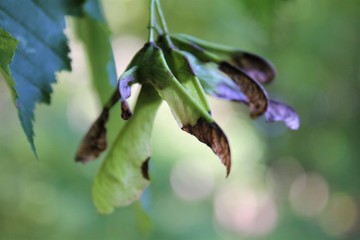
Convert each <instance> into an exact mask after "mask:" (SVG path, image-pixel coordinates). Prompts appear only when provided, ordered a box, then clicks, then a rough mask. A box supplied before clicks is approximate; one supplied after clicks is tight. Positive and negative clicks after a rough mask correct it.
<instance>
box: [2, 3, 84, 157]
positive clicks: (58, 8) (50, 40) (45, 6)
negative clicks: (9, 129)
mask: <svg viewBox="0 0 360 240" xmlns="http://www.w3.org/2000/svg"><path fill="white" fill-rule="evenodd" d="M82 2H83V1H71V0H64V1H46V0H32V1H0V26H1V27H2V28H3V29H5V30H6V31H7V32H9V33H10V34H11V35H12V36H13V37H14V38H15V39H17V40H18V41H19V44H18V47H17V50H16V52H15V55H14V57H13V61H12V63H11V64H10V66H9V68H10V72H11V77H12V78H13V80H14V82H15V86H14V88H15V91H16V99H15V102H16V106H17V108H18V113H19V117H20V121H21V125H22V127H23V129H24V132H25V134H26V137H27V139H28V141H29V142H30V145H31V148H32V150H33V151H34V153H36V151H35V146H34V139H33V137H34V131H33V121H34V109H35V106H36V104H37V103H39V102H42V103H47V104H49V103H50V94H51V93H52V87H51V84H52V83H54V82H56V80H55V73H56V72H59V71H61V70H70V68H71V67H70V59H69V57H68V53H69V48H68V46H67V39H66V37H65V35H64V32H63V30H64V27H65V20H64V16H65V15H66V14H70V13H71V14H79V12H80V7H81V4H82ZM5 41H6V40H5ZM10 41H13V40H10ZM6 42H8V41H6ZM6 44H8V43H6ZM6 44H5V45H6ZM3 54H4V52H3V49H1V52H0V55H1V56H2V55H3ZM7 72H8V73H9V71H7ZM6 79H7V80H6V81H7V82H8V83H9V82H10V83H11V82H12V81H11V80H9V79H10V77H6ZM10 86H13V85H11V84H10ZM13 91H14V90H13ZM13 95H15V94H14V93H13Z"/></svg>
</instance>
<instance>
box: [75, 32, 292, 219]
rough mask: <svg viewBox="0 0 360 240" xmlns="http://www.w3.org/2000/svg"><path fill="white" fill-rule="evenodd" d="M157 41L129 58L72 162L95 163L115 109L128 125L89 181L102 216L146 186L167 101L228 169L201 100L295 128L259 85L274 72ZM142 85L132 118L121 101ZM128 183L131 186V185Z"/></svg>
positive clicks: (251, 59)
mask: <svg viewBox="0 0 360 240" xmlns="http://www.w3.org/2000/svg"><path fill="white" fill-rule="evenodd" d="M172 39H173V40H174V41H173V42H171V43H169V41H170V40H169V37H168V36H159V38H158V40H157V41H156V42H151V41H150V42H148V43H146V44H145V45H144V47H143V48H142V49H140V50H139V51H138V53H137V54H136V55H135V56H134V58H133V59H132V61H131V63H130V64H129V66H128V67H127V70H126V71H125V72H124V73H123V74H122V75H121V76H120V77H119V80H118V90H117V91H116V93H114V95H113V96H112V98H111V99H110V100H109V103H108V104H106V105H105V107H104V109H103V111H102V113H101V114H100V116H99V118H98V119H97V120H96V121H95V123H94V124H93V125H92V127H91V128H90V130H89V132H88V133H87V134H86V135H85V137H84V139H83V142H82V143H81V145H80V148H79V151H78V153H77V158H76V159H77V160H78V161H81V162H87V161H89V160H91V159H95V158H96V157H98V156H99V154H100V153H101V152H102V151H104V150H105V148H106V127H105V124H106V121H107V120H108V114H109V109H110V108H111V107H112V106H113V105H114V104H115V103H116V102H117V101H120V102H121V109H122V118H123V119H125V120H127V122H126V124H125V126H124V127H123V129H122V130H121V132H120V133H119V135H118V137H117V139H116V141H115V143H114V144H113V146H112V148H111V149H110V151H109V153H108V154H107V156H106V158H105V160H104V162H103V164H102V167H101V169H100V171H99V172H98V175H97V177H96V179H95V184H94V188H93V195H94V200H95V205H96V206H97V208H98V210H99V211H100V212H103V213H109V212H111V211H112V210H113V208H114V207H115V206H123V205H128V204H130V203H131V202H133V201H134V200H136V199H138V198H139V196H140V195H141V193H142V191H143V190H144V188H145V187H146V186H147V184H148V182H149V179H150V178H149V173H148V165H149V160H150V155H151V151H150V135H151V129H152V124H153V120H154V117H155V113H156V111H157V109H158V107H159V105H160V103H161V102H162V101H165V102H166V103H167V104H168V106H169V108H170V110H171V112H172V114H173V116H174V118H175V120H176V121H177V123H178V125H179V127H180V128H181V129H182V130H183V131H185V132H187V133H189V134H191V135H193V136H195V137H196V138H197V139H198V140H199V141H200V142H202V143H204V144H206V145H207V146H209V147H210V148H211V149H212V150H213V152H214V153H215V154H216V155H217V156H218V157H219V158H220V160H221V162H222V163H223V164H224V165H225V167H226V174H227V175H228V174H229V173H230V170H231V153H230V147H229V143H228V140H227V137H226V135H225V133H224V132H223V131H222V129H221V128H220V126H219V125H218V124H217V123H216V122H215V121H214V119H213V118H212V116H211V110H210V106H209V103H208V100H207V97H206V95H205V93H207V94H209V95H213V96H216V97H219V98H223V99H227V100H231V101H237V102H241V103H244V104H246V105H248V106H249V111H250V116H251V117H252V118H256V117H259V116H262V115H264V116H265V118H266V119H267V121H268V122H273V121H283V122H284V123H285V124H286V126H287V127H289V128H290V129H293V130H295V129H298V127H299V117H298V115H297V114H296V112H295V111H294V110H293V109H292V108H291V107H289V106H287V105H286V104H284V103H281V102H279V101H275V100H272V99H269V98H268V95H267V93H266V91H265V89H264V87H263V86H262V84H267V83H270V82H271V81H272V80H273V79H274V77H275V74H276V73H275V69H274V67H273V65H272V64H271V63H270V62H269V61H267V60H266V59H264V58H262V57H260V56H257V55H255V54H251V53H247V52H243V51H240V50H237V49H232V48H228V47H222V46H220V47H219V46H218V45H216V44H211V43H207V42H205V41H203V40H199V39H197V38H194V37H191V36H187V35H175V36H172ZM134 83H138V84H141V85H142V89H141V92H140V96H139V99H138V102H137V104H136V107H135V111H134V114H132V112H131V110H130V108H129V106H128V104H127V99H128V98H129V97H130V95H131V85H133V84H134ZM130 182H131V183H132V184H129V183H130Z"/></svg>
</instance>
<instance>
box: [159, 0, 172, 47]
mask: <svg viewBox="0 0 360 240" xmlns="http://www.w3.org/2000/svg"><path fill="white" fill-rule="evenodd" d="M156 11H157V13H158V15H159V18H160V24H161V28H162V30H163V32H164V33H163V34H164V38H165V43H166V45H167V47H168V48H170V49H174V48H175V46H174V44H173V43H172V41H171V39H170V37H169V31H168V28H167V24H166V20H165V17H164V13H163V11H162V8H161V5H160V0H156Z"/></svg>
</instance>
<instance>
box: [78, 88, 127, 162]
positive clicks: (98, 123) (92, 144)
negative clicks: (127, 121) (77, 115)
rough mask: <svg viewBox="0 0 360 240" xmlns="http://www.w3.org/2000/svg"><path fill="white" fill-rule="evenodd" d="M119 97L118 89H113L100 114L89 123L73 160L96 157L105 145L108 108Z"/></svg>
mask: <svg viewBox="0 0 360 240" xmlns="http://www.w3.org/2000/svg"><path fill="white" fill-rule="evenodd" d="M119 99H120V94H119V91H118V90H115V92H114V94H113V95H112V96H111V98H110V100H109V101H108V102H107V104H106V105H105V106H104V108H103V110H102V112H101V114H100V116H99V117H98V118H97V119H96V120H95V122H94V123H93V124H92V125H91V127H90V129H89V130H88V132H87V133H86V135H85V136H84V138H83V140H82V141H81V144H80V147H79V149H78V151H77V153H76V156H75V161H77V162H82V163H87V162H88V161H90V160H94V159H96V158H97V157H98V156H99V155H100V153H102V152H103V151H105V149H106V147H107V140H106V127H105V125H106V122H107V121H108V120H109V112H110V109H111V108H112V107H113V106H114V105H115V103H116V102H117V101H118V100H119Z"/></svg>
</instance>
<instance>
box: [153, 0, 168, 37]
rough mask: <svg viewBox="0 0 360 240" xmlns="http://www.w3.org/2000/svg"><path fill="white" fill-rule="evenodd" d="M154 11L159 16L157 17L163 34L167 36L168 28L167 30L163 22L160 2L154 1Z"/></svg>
mask: <svg viewBox="0 0 360 240" xmlns="http://www.w3.org/2000/svg"><path fill="white" fill-rule="evenodd" d="M156 11H157V13H158V14H159V17H160V24H161V27H162V29H163V31H164V34H165V35H168V34H169V31H168V28H167V24H166V20H165V17H164V13H163V11H162V9H161V5H160V0H156Z"/></svg>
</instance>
